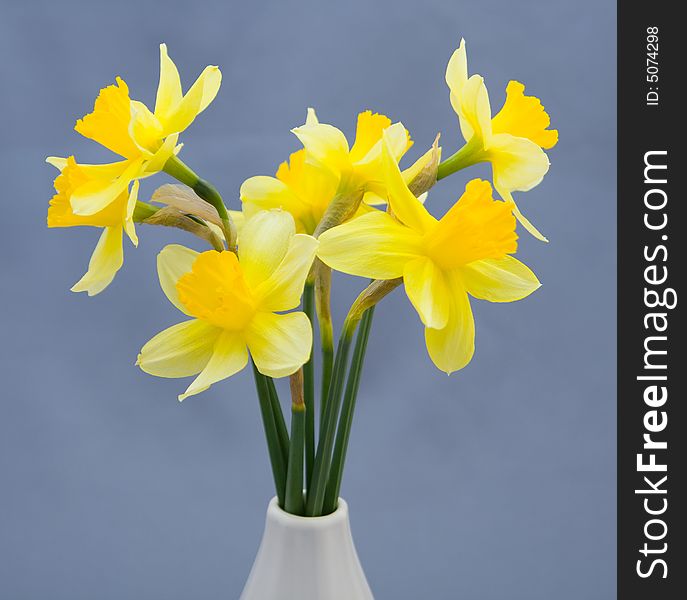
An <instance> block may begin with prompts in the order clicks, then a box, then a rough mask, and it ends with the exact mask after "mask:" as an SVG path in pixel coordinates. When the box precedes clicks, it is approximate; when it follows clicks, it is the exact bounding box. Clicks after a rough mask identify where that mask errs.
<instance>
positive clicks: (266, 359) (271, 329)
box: [246, 312, 312, 377]
mask: <svg viewBox="0 0 687 600" xmlns="http://www.w3.org/2000/svg"><path fill="white" fill-rule="evenodd" d="M246 341H247V343H248V349H249V350H250V353H251V356H252V357H253V361H255V366H256V367H257V368H258V371H260V372H261V373H262V374H263V375H267V376H268V377H286V376H287V375H292V374H293V373H295V372H296V371H297V370H298V369H299V368H300V367H301V366H302V365H303V364H305V363H306V362H307V361H308V359H309V358H310V350H311V347H312V327H311V325H310V320H309V319H308V317H307V316H306V315H305V313H302V312H295V313H288V314H286V315H277V314H274V313H266V312H263V313H258V314H257V315H256V316H255V318H254V319H253V321H252V322H251V324H250V327H249V329H248V330H247V331H246Z"/></svg>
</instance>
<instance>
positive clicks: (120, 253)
mask: <svg viewBox="0 0 687 600" xmlns="http://www.w3.org/2000/svg"><path fill="white" fill-rule="evenodd" d="M55 166H57V167H58V168H60V174H59V175H58V176H57V178H56V179H55V184H54V185H55V192H56V193H55V195H54V196H53V197H52V199H51V200H50V206H49V208H48V227H79V226H90V227H100V228H102V230H103V232H102V234H101V236H100V240H99V241H98V244H97V246H96V247H95V250H94V252H93V255H92V256H91V260H90V262H89V265H88V272H87V273H86V274H85V275H84V276H83V277H82V278H81V279H80V280H79V281H78V282H77V283H76V284H75V285H74V286H73V287H72V291H74V292H88V295H89V296H93V295H95V294H97V293H99V292H101V291H102V290H104V289H105V288H106V287H107V286H108V285H109V284H110V282H111V281H112V280H113V279H114V276H115V274H116V273H117V271H118V270H119V269H120V268H121V266H122V264H123V262H124V249H123V244H122V238H123V234H124V232H126V234H127V235H128V236H129V239H130V240H131V241H132V243H133V244H134V246H136V245H138V238H137V236H136V230H135V228H134V222H133V213H134V208H135V207H136V201H137V197H138V181H135V182H134V184H133V186H132V187H131V191H129V189H128V186H126V185H123V186H122V185H121V184H120V186H119V187H117V188H116V192H117V193H116V195H115V196H114V197H113V199H112V200H111V201H110V202H109V203H108V204H106V205H104V206H102V207H99V209H98V210H97V211H96V212H93V213H90V212H87V213H77V212H76V211H75V210H74V206H73V205H72V203H71V202H70V200H71V197H72V193H73V190H74V189H76V188H84V187H86V188H88V187H97V186H99V185H102V184H103V183H109V182H111V181H113V180H117V179H118V177H119V176H120V175H121V173H123V172H125V171H126V169H127V166H126V165H125V164H124V163H114V164H110V165H80V164H77V162H76V160H75V159H74V157H73V156H71V157H69V158H68V159H66V160H65V161H64V162H60V161H56V162H55ZM119 180H120V181H121V177H120V178H119ZM76 206H77V207H79V206H80V205H79V204H78V203H77V204H76Z"/></svg>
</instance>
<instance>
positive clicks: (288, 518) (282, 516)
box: [267, 496, 348, 527]
mask: <svg viewBox="0 0 687 600" xmlns="http://www.w3.org/2000/svg"><path fill="white" fill-rule="evenodd" d="M267 516H268V518H272V519H274V520H276V521H280V522H282V523H285V524H286V523H290V524H292V525H295V524H298V525H301V526H303V525H305V526H307V525H310V526H313V527H323V526H329V525H332V524H334V523H337V522H339V521H346V520H348V504H347V503H346V501H345V500H344V499H343V498H339V503H338V505H337V507H336V510H335V511H334V512H332V513H329V514H328V515H322V516H320V517H304V516H301V515H294V514H291V513H288V512H286V511H285V510H284V509H283V508H281V506H279V500H278V499H277V497H276V496H275V497H274V498H272V499H271V500H270V503H269V505H268V507H267Z"/></svg>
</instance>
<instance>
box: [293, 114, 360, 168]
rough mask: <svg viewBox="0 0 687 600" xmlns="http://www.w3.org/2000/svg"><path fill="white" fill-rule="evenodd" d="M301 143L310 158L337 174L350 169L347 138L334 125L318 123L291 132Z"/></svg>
mask: <svg viewBox="0 0 687 600" xmlns="http://www.w3.org/2000/svg"><path fill="white" fill-rule="evenodd" d="M291 131H292V132H293V133H294V134H295V135H296V137H297V138H298V139H299V140H300V141H301V143H302V144H303V147H304V148H305V150H306V152H307V153H308V156H309V157H311V158H312V159H314V160H316V161H317V162H319V163H322V164H323V165H324V166H326V167H327V168H329V169H331V170H332V171H333V172H335V173H341V172H342V171H345V170H346V169H348V168H350V160H349V157H348V142H347V141H346V136H345V135H344V134H343V133H342V132H341V130H339V129H337V128H336V127H334V126H333V125H327V124H325V123H318V124H316V125H302V126H301V127H296V128H295V129H292V130H291Z"/></svg>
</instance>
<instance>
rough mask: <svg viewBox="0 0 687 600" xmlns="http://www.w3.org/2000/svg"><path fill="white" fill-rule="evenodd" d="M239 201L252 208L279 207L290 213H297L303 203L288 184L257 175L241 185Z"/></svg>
mask: <svg viewBox="0 0 687 600" xmlns="http://www.w3.org/2000/svg"><path fill="white" fill-rule="evenodd" d="M239 193H240V196H241V202H243V204H244V205H247V204H250V205H252V206H251V209H252V210H256V209H257V210H269V209H271V208H281V209H284V210H286V211H288V212H290V213H291V214H299V213H300V212H301V211H302V210H303V203H302V202H301V200H300V199H299V198H298V197H297V196H296V195H295V194H294V193H293V192H292V191H291V189H290V188H289V186H288V185H286V184H285V183H284V182H283V181H280V180H279V179H277V178H276V177H268V176H266V175H257V176H255V177H250V178H248V179H246V181H244V182H243V184H242V185H241V191H240V192H239Z"/></svg>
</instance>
